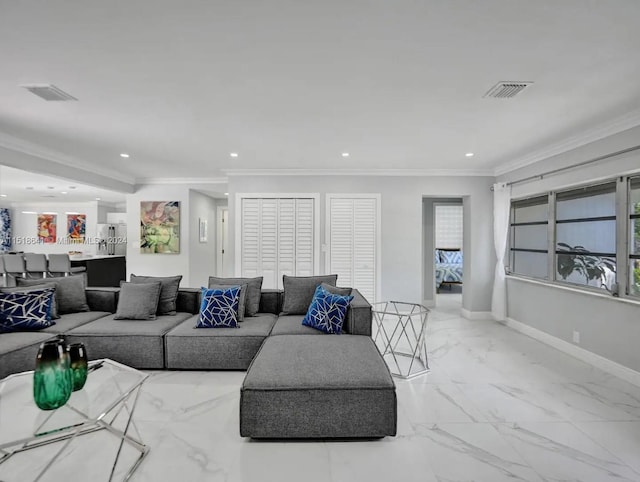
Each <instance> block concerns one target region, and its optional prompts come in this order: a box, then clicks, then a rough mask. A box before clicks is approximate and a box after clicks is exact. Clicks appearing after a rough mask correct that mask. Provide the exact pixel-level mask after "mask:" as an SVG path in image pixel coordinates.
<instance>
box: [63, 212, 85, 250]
mask: <svg viewBox="0 0 640 482" xmlns="http://www.w3.org/2000/svg"><path fill="white" fill-rule="evenodd" d="M86 231H87V215H86V214H67V238H68V239H69V242H71V243H84V239H85V236H86Z"/></svg>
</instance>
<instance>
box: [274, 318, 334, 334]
mask: <svg viewBox="0 0 640 482" xmlns="http://www.w3.org/2000/svg"><path fill="white" fill-rule="evenodd" d="M303 318H304V315H280V316H279V317H278V319H277V320H276V323H275V325H274V326H273V330H271V335H272V336H274V335H323V333H322V332H321V331H320V330H316V329H315V328H311V327H310V326H305V325H303V324H302V319H303Z"/></svg>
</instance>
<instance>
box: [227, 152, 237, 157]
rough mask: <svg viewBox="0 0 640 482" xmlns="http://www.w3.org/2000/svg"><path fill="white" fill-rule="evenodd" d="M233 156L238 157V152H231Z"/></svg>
mask: <svg viewBox="0 0 640 482" xmlns="http://www.w3.org/2000/svg"><path fill="white" fill-rule="evenodd" d="M229 155H230V156H231V157H238V153H237V152H232V153H231V154H229Z"/></svg>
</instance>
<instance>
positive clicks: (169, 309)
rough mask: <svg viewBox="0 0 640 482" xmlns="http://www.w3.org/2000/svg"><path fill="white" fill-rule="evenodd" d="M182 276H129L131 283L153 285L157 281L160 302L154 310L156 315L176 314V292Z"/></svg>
mask: <svg viewBox="0 0 640 482" xmlns="http://www.w3.org/2000/svg"><path fill="white" fill-rule="evenodd" d="M181 280H182V275H178V276H165V277H161V276H136V275H135V274H132V275H131V282H132V283H155V282H156V281H159V282H160V284H161V286H162V289H161V290H160V301H159V302H158V306H157V309H156V314H157V315H171V316H174V315H175V314H176V300H177V299H178V290H179V289H180V281H181Z"/></svg>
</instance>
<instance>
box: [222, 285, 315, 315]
mask: <svg viewBox="0 0 640 482" xmlns="http://www.w3.org/2000/svg"><path fill="white" fill-rule="evenodd" d="M244 284H246V285H247V298H246V302H245V312H244V315H245V316H255V314H256V313H257V312H258V311H259V310H260V293H261V292H262V276H258V277H257V278H217V277H215V276H209V288H211V287H212V286H214V285H224V286H241V285H244ZM305 313H306V312H305Z"/></svg>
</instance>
